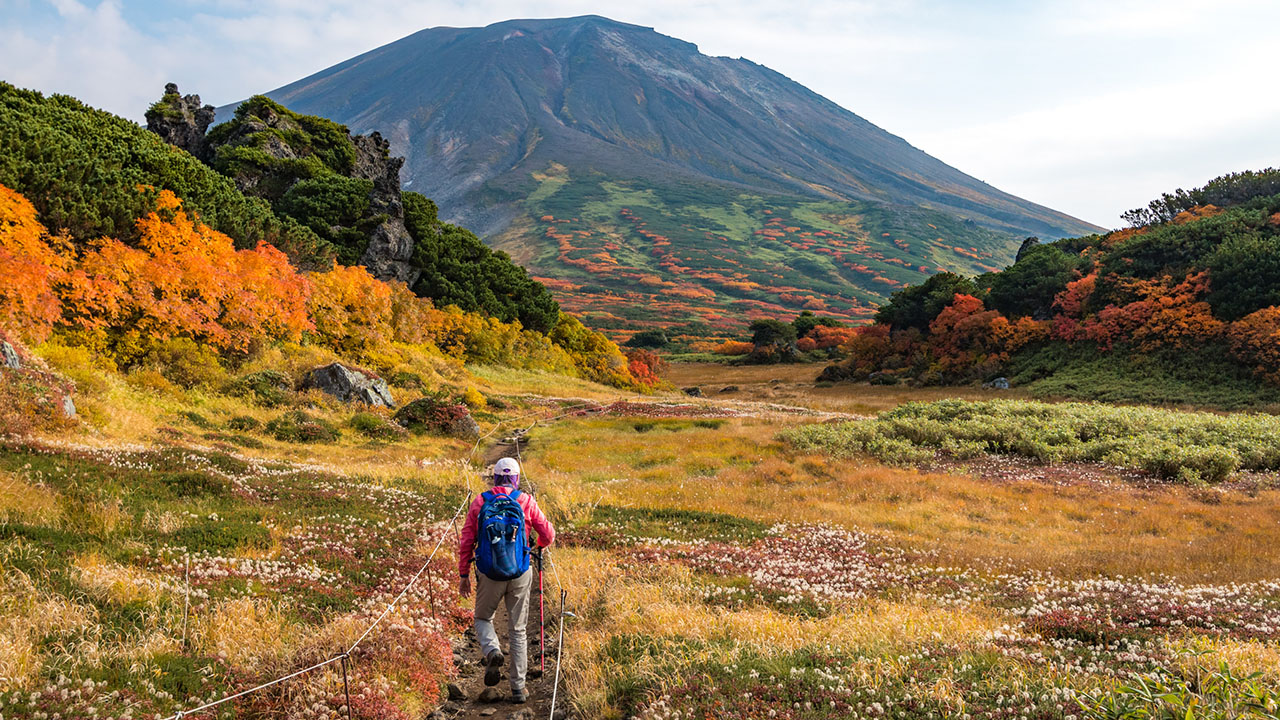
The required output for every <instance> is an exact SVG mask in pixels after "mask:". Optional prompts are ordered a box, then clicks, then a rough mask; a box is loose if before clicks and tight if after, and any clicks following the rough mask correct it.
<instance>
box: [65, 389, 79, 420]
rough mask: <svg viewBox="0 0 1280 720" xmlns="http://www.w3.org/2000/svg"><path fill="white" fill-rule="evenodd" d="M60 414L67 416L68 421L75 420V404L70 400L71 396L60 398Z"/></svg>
mask: <svg viewBox="0 0 1280 720" xmlns="http://www.w3.org/2000/svg"><path fill="white" fill-rule="evenodd" d="M62 414H63V415H66V416H67V419H68V420H75V419H76V403H75V401H74V400H72V399H71V395H70V394H67V395H63V396H62Z"/></svg>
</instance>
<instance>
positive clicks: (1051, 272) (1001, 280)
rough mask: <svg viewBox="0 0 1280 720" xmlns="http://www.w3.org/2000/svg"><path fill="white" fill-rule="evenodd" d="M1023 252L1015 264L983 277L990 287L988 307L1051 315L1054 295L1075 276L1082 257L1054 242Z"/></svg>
mask: <svg viewBox="0 0 1280 720" xmlns="http://www.w3.org/2000/svg"><path fill="white" fill-rule="evenodd" d="M1019 254H1020V258H1019V259H1018V261H1017V262H1015V263H1014V264H1013V265H1011V266H1009V267H1007V268H1005V269H1004V270H1002V271H1000V272H997V273H990V274H988V275H984V276H982V277H981V278H979V284H982V285H985V286H986V287H987V297H986V303H987V306H988V307H990V308H992V309H994V310H998V311H1000V312H1001V313H1002V314H1004V315H1005V316H1007V317H1011V318H1016V317H1024V316H1030V317H1033V318H1035V319H1037V320H1043V319H1045V318H1048V317H1049V315H1050V313H1051V312H1052V310H1053V300H1054V298H1055V297H1057V295H1058V293H1060V292H1062V291H1063V290H1064V289H1065V288H1066V287H1067V283H1069V282H1071V281H1072V280H1073V279H1075V277H1076V270H1077V268H1078V267H1079V266H1080V259H1079V258H1075V257H1072V256H1070V255H1068V254H1066V253H1064V252H1063V251H1061V250H1059V249H1058V248H1057V247H1055V246H1053V245H1033V246H1031V247H1029V248H1027V247H1025V246H1024V249H1023V250H1022V251H1020V252H1019Z"/></svg>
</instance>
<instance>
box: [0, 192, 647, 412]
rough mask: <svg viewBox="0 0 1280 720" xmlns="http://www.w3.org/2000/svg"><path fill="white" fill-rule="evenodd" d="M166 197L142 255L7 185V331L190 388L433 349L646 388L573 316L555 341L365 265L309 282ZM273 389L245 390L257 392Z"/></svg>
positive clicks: (1, 317)
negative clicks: (306, 357) (78, 240)
mask: <svg viewBox="0 0 1280 720" xmlns="http://www.w3.org/2000/svg"><path fill="white" fill-rule="evenodd" d="M157 203H158V207H157V209H156V210H154V211H152V212H150V213H148V214H147V215H146V216H145V217H143V218H141V219H139V220H138V221H137V223H136V233H137V235H138V240H137V246H136V247H131V246H128V245H125V244H124V243H121V242H120V241H118V240H115V239H113V238H100V239H98V240H94V241H92V242H90V243H85V244H83V246H82V248H81V249H80V251H79V252H76V251H75V250H74V249H73V248H72V247H71V246H70V244H69V243H67V242H66V241H65V239H63V238H62V237H61V236H54V235H51V234H50V233H49V232H48V230H47V229H45V228H44V226H43V225H41V224H40V223H39V222H38V221H37V219H36V209H35V207H34V206H33V205H32V204H31V203H30V202H28V201H27V200H26V199H25V198H23V197H22V196H21V195H19V194H17V193H16V192H14V191H12V190H10V189H8V188H4V187H2V186H0V260H2V261H3V263H4V266H5V267H6V268H13V271H12V272H7V273H6V274H5V275H4V276H0V324H2V325H3V327H5V328H8V329H10V330H12V331H14V332H16V333H17V334H18V335H20V336H22V337H24V338H26V339H27V340H29V341H33V342H41V341H44V340H46V339H48V338H49V337H50V335H51V334H53V333H55V332H56V333H57V334H58V335H59V340H60V342H64V343H67V344H71V345H81V346H85V347H88V348H91V349H92V350H94V351H95V352H96V353H97V354H99V355H101V356H103V357H105V358H108V359H109V360H110V362H111V363H113V364H115V365H117V366H119V367H121V368H129V367H134V366H138V365H144V364H155V365H158V366H159V367H161V371H162V374H165V375H166V376H167V377H168V378H169V380H170V381H171V382H178V383H179V384H181V385H190V384H193V383H194V384H199V383H201V382H203V381H204V380H203V379H202V378H203V377H204V375H205V374H208V378H210V379H213V378H216V377H217V376H218V373H217V372H212V371H213V370H215V369H216V368H217V366H218V365H219V363H223V364H227V365H230V366H235V365H237V364H240V363H243V362H245V361H246V360H248V359H249V358H250V357H252V356H254V355H255V354H258V353H260V351H262V350H263V349H264V348H266V347H268V346H270V345H272V344H275V343H280V342H287V343H294V344H296V343H308V344H313V345H318V346H321V347H323V348H326V349H328V350H330V351H332V352H335V353H338V354H339V355H341V356H344V357H348V358H352V359H357V360H360V361H363V362H367V363H369V364H370V365H372V366H374V367H376V368H378V369H379V370H382V371H386V372H391V371H393V370H395V369H396V368H398V367H399V366H401V365H404V364H406V363H409V362H410V361H411V360H412V358H413V357H415V356H418V355H421V354H423V353H425V354H428V355H436V356H441V355H443V356H446V357H450V358H454V359H456V360H458V361H465V362H477V363H485V364H498V365H509V366H512V367H520V368H528V369H536V370H547V371H552V372H559V373H565V374H571V375H579V376H582V377H585V378H588V379H591V380H595V381H599V382H605V383H610V384H614V385H618V386H634V385H636V384H637V381H636V378H635V377H633V376H632V375H631V373H630V371H629V368H628V360H627V358H625V357H624V356H623V355H622V353H621V351H620V350H619V349H618V347H617V346H616V345H614V344H613V343H611V342H609V340H607V339H606V338H605V337H604V336H602V335H600V334H598V333H594V332H592V331H589V330H587V329H586V328H585V327H583V326H582V324H581V323H579V322H578V321H577V320H575V319H573V318H570V317H567V316H564V315H561V316H559V318H558V320H557V324H556V326H555V328H553V330H552V333H551V334H550V335H543V334H541V333H536V332H533V331H530V330H524V329H523V328H522V327H521V326H520V324H519V323H504V322H502V321H500V320H497V319H495V318H492V317H484V316H480V315H476V314H474V313H465V312H462V311H461V310H459V309H457V308H456V307H450V308H446V309H443V310H441V309H438V308H436V307H435V306H434V305H433V304H432V303H431V301H430V300H427V299H425V298H420V297H418V296H416V295H414V294H413V293H412V292H411V291H410V290H409V289H408V287H406V286H405V285H404V283H394V282H392V283H387V282H383V281H380V280H377V279H376V278H374V277H373V276H371V275H369V273H368V271H366V270H365V269H364V268H360V267H346V266H343V265H335V266H334V267H333V268H332V269H330V270H328V271H326V272H317V273H310V274H302V273H299V272H298V271H296V270H295V269H294V268H293V267H292V266H291V265H290V264H289V263H288V261H287V259H286V258H285V257H284V255H283V254H282V253H280V252H279V251H277V250H276V249H274V248H273V247H271V246H270V245H266V244H261V245H259V246H258V247H257V248H255V249H252V250H236V249H235V248H234V246H233V243H232V241H231V239H230V238H229V237H227V236H226V235H223V234H222V233H219V232H217V231H215V230H213V229H211V228H209V227H208V226H206V225H203V224H201V223H199V222H196V221H194V220H193V219H192V218H191V217H190V216H188V214H187V213H186V211H185V210H184V209H183V206H182V203H181V201H180V200H179V199H178V198H176V197H174V196H173V194H172V193H169V192H168V191H161V192H160V193H159V195H158V197H157ZM193 341H194V342H193ZM209 348H211V349H212V351H210V350H209ZM196 370H198V371H199V372H195V371H196ZM193 373H194V374H193ZM273 388H274V385H272V383H267V382H257V383H248V382H246V383H245V384H244V392H245V393H248V394H254V395H255V396H256V395H260V394H263V392H265V393H266V395H271V394H272V389H273ZM260 390H262V392H260ZM281 392H283V391H281Z"/></svg>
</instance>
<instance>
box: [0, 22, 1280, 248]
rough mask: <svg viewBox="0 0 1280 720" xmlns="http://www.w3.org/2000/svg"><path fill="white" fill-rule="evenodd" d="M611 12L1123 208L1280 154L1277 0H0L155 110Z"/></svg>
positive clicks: (65, 76) (12, 32) (991, 163)
mask: <svg viewBox="0 0 1280 720" xmlns="http://www.w3.org/2000/svg"><path fill="white" fill-rule="evenodd" d="M584 14H597V15H604V16H606V17H610V18H613V19H614V20H620V21H624V22H630V23H635V24H638V25H645V26H648V27H653V28H655V29H656V30H657V31H658V32H661V33H663V34H666V35H670V36H673V37H677V38H680V39H682V40H686V41H689V42H692V43H695V44H697V45H698V46H699V48H700V49H701V51H702V52H704V53H706V54H708V55H726V56H730V57H745V58H747V59H749V60H752V61H755V62H758V63H760V64H762V65H766V66H768V67H770V68H772V69H774V70H777V71H778V72H781V73H783V74H784V75H787V76H788V77H790V78H791V79H793V80H795V81H797V82H799V83H801V84H804V85H806V86H808V87H809V88H811V89H812V90H814V91H816V92H818V93H820V94H822V95H825V96H826V97H828V98H830V99H832V100H834V101H835V102H837V103H839V104H840V105H842V106H844V107H845V108H847V109H849V110H851V111H853V112H855V113H857V114H858V115H861V116H862V117H864V118H866V119H867V120H869V121H871V122H873V123H875V124H876V125H879V126H880V127H882V128H884V129H886V130H888V131H890V132H892V133H894V134H896V135H899V136H901V137H903V138H905V139H906V140H907V141H908V142H910V143H911V144H913V145H915V146H916V147H918V148H920V149H922V150H924V151H926V152H928V153H929V154H931V155H933V156H935V157H937V158H939V159H940V160H943V161H944V162H946V163H948V164H951V165H953V166H955V167H957V168H959V169H960V170H962V171H964V172H966V173H968V174H970V175H972V176H974V177H977V178H979V179H981V180H984V181H986V182H988V183H990V184H992V185H994V186H996V187H998V188H1000V189H1001V190H1004V191H1006V192H1010V193H1013V194H1015V195H1019V196H1021V197H1024V198H1026V199H1028V200H1032V201H1034V202H1038V203H1041V204H1043V205H1047V206H1049V207H1052V208H1055V209H1057V210H1061V211H1063V212H1067V213H1069V214H1072V215H1075V216H1076V217H1079V218H1081V219H1084V220H1087V221H1090V222H1093V223H1095V224H1098V225H1102V226H1104V227H1117V226H1120V225H1122V222H1121V220H1120V218H1119V216H1120V213H1121V212H1123V211H1125V210H1127V209H1130V208H1133V207H1139V206H1142V205H1145V204H1146V203H1147V201H1149V200H1151V199H1153V198H1155V197H1157V196H1159V194H1160V193H1162V192H1167V191H1171V190H1173V189H1175V188H1178V187H1184V188H1190V187H1195V186H1198V185H1202V184H1204V182H1206V181H1208V180H1210V179H1212V178H1214V177H1216V176H1218V175H1221V174H1224V173H1227V172H1233V171H1237V170H1245V169H1260V168H1264V167H1272V166H1280V132H1277V130H1278V129H1280V93H1277V92H1274V91H1273V90H1272V88H1271V83H1270V82H1269V81H1270V80H1271V78H1270V77H1268V75H1269V72H1268V71H1269V70H1271V68H1273V67H1274V66H1275V57H1276V52H1275V51H1274V50H1273V47H1274V43H1275V39H1274V34H1275V33H1274V28H1275V27H1277V25H1278V23H1280V3H1276V2H1269V1H1263V2H1258V1H1247V2H1246V1H1242V0H1216V2H1213V3H1208V2H1203V0H1196V1H1192V2H1188V1H1187V0H1063V1H1061V2H1059V1H1056V0H1055V1H1045V2H1034V1H1031V0H1023V1H1018V0H971V1H968V2H965V1H960V0H953V1H946V0H809V1H805V0H794V1H793V2H789V3H787V2H778V1H777V0H740V1H736V2H734V1H730V0H645V2H639V3H638V2H634V1H632V2H625V3H623V2H583V1H580V0H537V1H534V0H420V1H407V0H401V1H394V0H359V1H358V2H353V1H348V0H212V1H211V2H194V1H192V0H168V1H163V0H137V1H126V0H49V1H46V0H0V21H2V22H3V24H4V26H5V27H6V28H7V29H6V30H5V31H4V32H3V33H0V79H3V80H5V81H7V82H10V83H13V84H15V85H18V86H20V87H28V88H33V89H36V90H40V91H43V92H46V93H54V92H57V93H66V94H70V95H74V96H76V97H78V98H80V99H81V100H83V101H85V102H87V103H89V104H91V105H94V106H97V107H101V108H104V109H106V110H110V111H112V112H115V113H118V114H120V115H123V116H125V117H129V118H132V119H134V120H138V121H141V120H142V114H143V112H144V110H145V109H146V107H147V105H148V104H150V103H151V102H152V101H154V100H156V99H158V98H159V96H160V94H161V93H162V91H163V88H164V84H165V83H166V82H171V81H172V82H177V83H178V85H179V87H180V88H181V90H182V92H183V93H193V92H194V93H198V94H200V95H201V97H202V98H203V100H204V101H205V102H208V103H212V104H214V105H224V104H227V103H230V102H234V101H237V100H241V99H244V98H246V97H248V96H250V95H252V94H255V93H259V92H265V91H268V90H272V89H274V88H277V87H280V86H282V85H285V84H288V83H290V82H292V81H294V80H297V79H299V78H302V77H305V76H306V75H309V74H311V73H313V72H316V71H318V70H321V69H324V68H326V67H328V66H330V65H333V64H335V63H338V62H341V61H342V60H345V59H347V58H349V57H351V56H354V55H357V54H359V53H362V52H364V51H367V50H370V49H373V48H375V47H378V46H380V45H385V44H386V43H389V42H392V41H394V40H396V39H398V38H400V37H403V36H405V35H408V34H410V33H412V32H415V31H417V30H420V29H423V28H427V27H436V26H441V25H444V26H455V27H471V26H480V25H487V24H490V23H494V22H499V21H502V20H508V19H512V18H533V17H543V18H548V17H567V16H573V15H584Z"/></svg>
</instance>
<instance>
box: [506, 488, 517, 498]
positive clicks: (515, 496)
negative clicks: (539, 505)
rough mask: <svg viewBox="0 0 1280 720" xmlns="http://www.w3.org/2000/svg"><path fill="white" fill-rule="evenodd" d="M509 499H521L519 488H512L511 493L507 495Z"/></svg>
mask: <svg viewBox="0 0 1280 720" xmlns="http://www.w3.org/2000/svg"><path fill="white" fill-rule="evenodd" d="M507 497H509V498H511V499H512V500H515V499H516V498H518V497H520V490H519V489H517V488H511V492H509V493H507Z"/></svg>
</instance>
